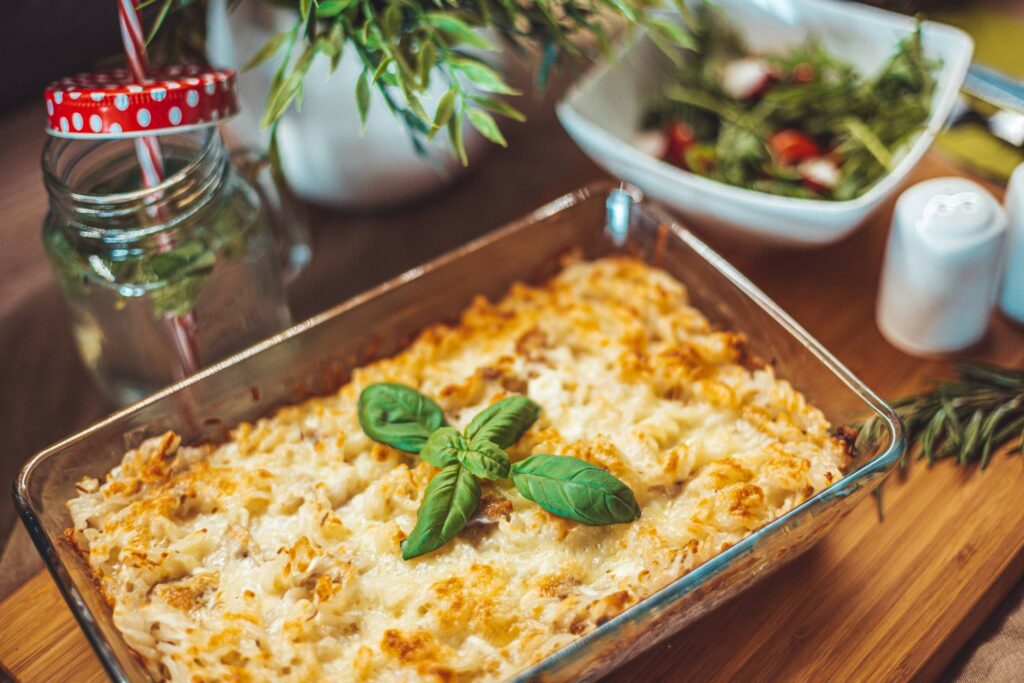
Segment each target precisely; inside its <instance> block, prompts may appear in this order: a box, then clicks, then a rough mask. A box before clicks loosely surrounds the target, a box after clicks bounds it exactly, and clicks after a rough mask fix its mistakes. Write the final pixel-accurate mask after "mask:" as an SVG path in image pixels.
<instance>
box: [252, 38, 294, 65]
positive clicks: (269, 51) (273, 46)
mask: <svg viewBox="0 0 1024 683" xmlns="http://www.w3.org/2000/svg"><path fill="white" fill-rule="evenodd" d="M290 35H291V31H281V32H280V33H278V34H277V35H275V36H272V37H271V38H270V39H269V40H267V42H265V43H263V47H261V48H260V49H259V50H258V51H257V52H256V54H254V55H253V56H252V58H251V59H250V60H249V61H248V62H246V64H245V66H243V67H242V70H243V71H248V70H249V69H253V68H255V67H257V66H259V65H260V64H262V63H263V62H265V61H267V60H268V59H270V58H271V57H273V56H274V55H276V54H277V52H278V50H280V49H281V46H282V45H284V44H285V41H287V40H288V37H289V36H290Z"/></svg>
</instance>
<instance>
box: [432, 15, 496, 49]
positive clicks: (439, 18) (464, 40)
mask: <svg viewBox="0 0 1024 683" xmlns="http://www.w3.org/2000/svg"><path fill="white" fill-rule="evenodd" d="M426 20H427V23H429V24H430V25H431V26H434V27H435V28H437V29H439V30H441V31H443V32H444V33H447V34H448V35H449V36H451V37H452V38H453V39H454V40H455V42H456V43H458V44H462V45H465V46H468V47H475V48H478V49H480V50H494V45H493V44H492V43H491V42H490V41H488V40H487V39H486V38H484V37H483V36H481V35H480V34H479V33H477V32H476V31H474V30H473V29H472V27H470V26H469V24H467V23H466V22H464V21H462V19H459V18H458V17H457V16H455V15H454V14H452V13H451V12H428V13H427V15H426Z"/></svg>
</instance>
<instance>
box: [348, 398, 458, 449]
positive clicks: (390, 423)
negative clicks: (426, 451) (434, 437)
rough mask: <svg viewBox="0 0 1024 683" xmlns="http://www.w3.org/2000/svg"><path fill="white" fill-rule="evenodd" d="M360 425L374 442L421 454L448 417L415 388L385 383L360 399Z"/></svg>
mask: <svg viewBox="0 0 1024 683" xmlns="http://www.w3.org/2000/svg"><path fill="white" fill-rule="evenodd" d="M359 425H360V426H361V427H362V428H363V431H364V432H366V435H367V436H369V437H370V438H371V439H373V440H374V441H379V442H380V443H384V444H387V445H389V446H393V447H395V448H397V449H399V450H402V451H406V452H407V453H419V452H420V449H422V448H423V445H424V444H425V443H426V442H427V438H428V437H429V436H430V434H431V432H433V431H434V430H435V429H438V428H439V427H443V426H444V414H443V413H442V412H441V408H440V406H438V405H437V404H436V403H434V402H433V401H432V400H430V399H429V398H428V397H426V396H424V395H423V394H421V393H420V392H418V391H416V390H415V389H413V388H412V387H407V386H405V385H404V384H394V383H391V382H381V383H379V384H371V385H370V386H368V387H366V388H365V389H363V391H362V393H361V394H360V395H359Z"/></svg>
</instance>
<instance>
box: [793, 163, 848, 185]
mask: <svg viewBox="0 0 1024 683" xmlns="http://www.w3.org/2000/svg"><path fill="white" fill-rule="evenodd" d="M796 168H797V170H798V171H799V172H800V177H801V178H803V181H804V185H806V186H807V187H809V188H811V189H812V190H815V191H816V192H831V191H832V190H833V189H834V188H835V186H836V185H838V184H839V181H840V180H842V178H843V172H842V171H841V170H840V169H839V165H838V164H836V162H835V161H833V160H832V159H829V158H828V157H816V158H814V159H808V160H806V161H803V162H801V163H800V165H799V166H797V167H796Z"/></svg>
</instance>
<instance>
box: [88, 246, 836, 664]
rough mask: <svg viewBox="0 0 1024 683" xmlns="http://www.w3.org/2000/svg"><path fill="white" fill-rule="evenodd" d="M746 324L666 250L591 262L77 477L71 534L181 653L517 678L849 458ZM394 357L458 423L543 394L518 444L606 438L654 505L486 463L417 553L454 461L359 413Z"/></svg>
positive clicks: (794, 500)
mask: <svg viewBox="0 0 1024 683" xmlns="http://www.w3.org/2000/svg"><path fill="white" fill-rule="evenodd" d="M743 347H744V345H743V340H742V338H741V337H740V336H738V335H736V334H733V333H730V332H721V331H715V330H713V329H712V328H711V326H710V325H709V324H708V322H707V320H706V319H705V317H704V316H703V315H702V314H701V313H700V312H699V311H698V310H696V309H695V308H693V307H692V306H690V305H689V304H688V302H687V293H686V290H685V288H684V287H683V286H682V285H681V284H680V283H679V282H677V281H676V280H675V279H673V278H672V277H671V276H669V275H667V274H666V273H664V272H662V271H659V270H657V269H654V268H651V267H648V266H646V265H644V264H642V263H640V262H638V261H634V260H630V259H626V258H606V259H601V260H598V261H593V262H575V263H569V265H567V267H566V268H565V269H564V270H563V271H562V272H561V273H560V274H559V275H558V276H557V277H556V278H554V279H553V280H552V281H550V282H548V283H547V284H546V285H544V286H542V287H527V286H524V285H515V286H513V287H512V289H511V292H510V293H509V294H508V295H507V296H506V297H505V298H504V299H503V300H502V301H501V302H499V303H497V304H491V303H488V302H487V301H485V300H483V299H479V300H477V301H475V302H474V303H473V304H472V305H471V306H470V308H469V309H468V310H467V311H466V312H465V313H464V315H463V317H462V320H461V322H460V323H459V324H458V325H456V326H451V327H449V326H443V325H439V326H434V327H431V328H429V329H427V330H425V331H424V332H423V333H422V334H421V335H420V336H419V337H418V339H417V340H416V341H415V342H414V343H413V344H412V345H410V346H409V347H408V348H407V349H406V350H405V351H404V352H402V353H400V354H399V355H397V356H395V357H394V358H390V359H386V360H382V361H379V362H375V363H373V364H371V365H368V366H367V367H364V368H361V369H359V370H356V371H355V372H354V374H353V378H352V380H351V382H350V383H349V384H347V385H346V386H344V387H342V388H341V389H340V390H339V391H338V392H337V393H336V394H334V395H331V396H328V397H324V398H314V399H311V400H308V401H306V402H304V403H302V404H301V405H297V406H294V407H288V408H284V409H282V410H279V411H278V412H277V413H276V414H275V415H273V416H272V417H269V418H266V419H262V420H259V421H258V422H256V423H255V424H247V423H245V424H241V425H239V426H238V427H237V428H236V429H235V430H234V431H233V432H232V436H231V439H230V440H229V441H227V442H226V443H223V444H221V445H219V446H209V445H208V446H197V447H185V446H182V445H180V443H179V439H178V437H177V436H176V435H174V434H171V433H168V434H165V435H163V436H162V437H158V438H154V439H150V440H148V441H146V442H145V443H143V444H142V445H141V446H140V447H139V448H138V449H135V450H132V451H129V452H128V453H126V454H125V456H124V461H123V463H122V464H121V465H120V466H119V467H116V468H115V469H114V470H113V471H111V472H110V473H109V474H108V475H107V476H106V479H105V480H104V481H103V482H102V483H101V482H100V481H99V480H96V479H90V478H86V479H85V480H83V481H82V482H81V483H80V484H79V491H80V495H79V496H78V497H76V498H75V499H73V500H71V501H70V502H69V503H68V506H69V508H70V511H71V516H72V519H73V522H74V527H73V528H72V529H69V530H68V536H69V538H71V539H72V540H73V541H74V542H75V543H76V544H77V545H78V547H79V548H80V549H81V551H82V553H83V555H84V557H85V558H86V559H87V561H88V563H89V565H90V567H91V568H92V570H93V572H94V573H95V576H96V578H97V580H98V581H99V583H100V585H101V586H102V589H103V591H104V592H105V594H106V596H107V598H108V601H109V603H110V605H111V607H112V609H113V618H114V622H115V624H116V625H117V627H118V628H119V629H120V630H121V632H122V633H123V634H124V637H125V638H126V640H127V641H128V643H129V644H131V646H132V647H133V648H135V650H137V651H138V653H139V654H140V655H141V656H142V658H143V659H144V661H145V663H146V665H147V666H148V668H149V669H150V671H151V672H152V673H153V674H154V675H155V676H157V677H159V678H164V679H170V680H174V681H187V680H193V681H195V680H201V681H214V680H218V681H220V680H289V681H316V680H370V679H375V680H393V681H406V680H408V681H412V680H424V679H439V680H445V681H448V680H453V679H474V680H493V679H500V678H505V677H508V676H510V675H512V674H514V673H515V672H517V671H519V670H521V669H523V668H524V667H526V666H528V665H530V664H531V663H533V662H536V661H538V660H539V659H541V658H542V657H544V656H545V655H548V654H550V653H552V652H554V651H555V650H557V649H559V648H561V647H563V646H564V645H566V644H568V643H569V642H571V641H572V640H574V639H575V638H577V637H578V636H579V635H581V634H583V633H585V632H587V631H588V630H590V629H592V628H594V627H595V626H596V625H598V624H601V623H603V622H605V621H607V620H608V619H609V618H611V617H612V616H614V615H615V614H617V613H619V612H620V611H622V610H623V609H625V608H627V607H629V606H630V605H632V604H634V603H636V602H637V601H639V600H641V599H643V598H644V597H645V596H647V595H650V594H651V593H652V592H654V591H655V590H656V589H658V588H659V587H661V586H663V585H665V584H666V583H668V582H670V581H672V580H673V579H676V578H677V577H679V576H681V575H682V574H684V573H685V572H687V571H689V570H691V569H692V568H694V567H695V566H697V565H698V564H700V563H702V562H704V561H706V560H707V559H708V558H710V557H712V556H714V555H715V554H717V553H719V552H721V551H722V550H723V549H725V548H727V547H729V546H730V545H731V544H734V543H736V542H737V541H739V540H741V539H742V538H744V537H745V536H747V535H748V534H750V533H751V532H752V531H754V530H755V529H757V528H758V527H761V526H763V525H764V524H765V523H767V522H769V521H770V520H772V519H774V518H776V517H778V516H779V515H780V514H782V513H783V512H785V511H787V510H789V509H791V508H792V507H794V506H796V505H798V504H799V503H800V502H802V501H803V500H805V499H806V498H807V497H808V496H810V495H812V494H813V493H814V492H815V491H818V490H821V489H822V488H824V487H826V486H828V485H829V484H830V483H832V482H833V481H835V480H837V479H838V478H839V477H840V476H841V470H842V468H843V467H845V466H846V464H847V454H846V451H845V448H844V445H843V444H842V443H841V441H840V440H838V439H836V438H835V437H834V436H833V435H832V433H831V428H830V426H829V424H828V422H827V421H826V420H825V418H824V416H823V415H822V413H821V412H820V411H819V410H817V409H816V408H814V407H813V406H810V405H808V404H807V402H806V401H805V400H804V398H803V396H801V395H800V394H799V393H798V392H796V391H795V390H794V389H793V388H792V387H791V386H790V385H789V384H788V383H787V382H785V381H782V380H779V379H777V378H776V377H775V376H774V375H773V372H772V369H771V368H769V367H760V368H758V367H754V366H753V364H752V363H751V362H749V361H748V360H747V359H746V357H745V355H744V350H743ZM379 381H392V382H404V383H407V384H409V385H412V386H415V387H418V388H419V389H420V390H421V391H423V392H425V393H426V394H428V395H430V396H432V397H435V398H436V399H437V400H438V402H439V404H440V405H441V407H442V408H443V409H444V411H445V414H446V416H447V418H448V419H449V421H450V422H451V423H452V424H454V425H456V426H459V427H463V426H465V424H466V423H467V422H468V421H469V419H470V418H471V417H472V416H473V415H474V414H475V413H476V412H478V411H479V410H481V409H482V408H483V407H485V406H487V405H488V404H490V403H492V402H493V401H496V400H498V399H500V398H502V397H504V396H507V395H508V394H510V393H523V394H527V395H529V396H530V397H531V398H533V399H534V400H536V401H537V402H538V403H540V404H541V406H543V408H544V411H543V413H542V415H541V417H540V419H539V420H538V421H537V423H536V424H535V425H534V426H533V427H532V428H531V429H530V431H529V432H528V433H527V434H526V435H525V436H524V437H523V438H522V439H521V440H520V441H519V443H517V444H516V445H515V446H514V447H513V448H512V449H510V452H511V455H512V459H513V460H519V459H521V458H524V457H526V456H528V455H530V454H531V453H561V454H566V455H573V456H576V457H579V458H583V459H585V460H589V461H591V462H593V463H595V464H597V465H600V466H601V467H604V468H606V469H608V470H609V471H610V472H612V473H614V474H615V475H616V476H618V477H619V478H621V479H622V480H624V481H625V482H626V483H627V484H629V486H630V487H632V489H633V491H634V492H635V493H636V497H637V500H638V502H639V503H640V505H641V508H642V511H643V516H642V518H641V519H640V520H638V521H636V522H634V523H631V524H625V525H616V526H607V527H587V526H584V525H581V524H577V523H574V522H571V521H567V520H564V519H561V518H558V517H555V516H553V515H551V514H548V513H547V512H545V511H543V510H541V509H540V508H539V507H537V506H536V505H534V504H533V503H530V502H528V501H526V500H525V499H523V498H522V497H521V496H519V495H518V493H517V492H516V491H515V489H514V488H513V487H512V486H511V485H510V484H509V483H508V482H503V483H500V484H497V485H495V484H493V483H485V484H483V488H484V498H483V501H482V503H481V506H480V510H479V511H478V513H477V517H476V518H475V519H474V521H473V523H471V525H470V526H469V527H467V529H466V530H464V531H463V532H462V533H461V534H459V536H458V537H457V538H456V539H455V540H454V541H453V542H451V543H449V544H448V545H446V546H445V547H443V548H441V549H440V550H438V551H436V552H434V553H431V554H428V555H426V556H423V557H420V558H417V559H415V560H412V561H409V562H405V561H403V560H402V558H401V555H400V552H399V543H400V542H401V541H402V539H403V538H405V536H406V535H407V534H408V533H409V531H410V530H411V529H412V527H413V524H414V523H415V519H416V509H417V507H418V505H419V501H420V498H421V496H422V493H423V490H424V488H425V487H426V485H427V482H428V481H429V480H430V478H431V476H433V474H434V473H435V472H436V470H435V469H434V468H433V467H431V466H430V465H428V464H426V463H424V462H421V461H418V460H417V458H415V457H413V456H410V455H408V454H404V453H401V452H399V451H396V450H394V449H391V448H389V447H386V446H383V445H380V444H375V443H374V442H372V441H370V440H369V439H368V438H367V437H366V436H365V435H364V434H363V432H362V431H361V430H360V428H359V423H358V420H357V416H356V401H357V398H358V396H359V392H360V390H361V389H362V388H363V387H365V386H367V385H368V384H371V383H373V382H379Z"/></svg>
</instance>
